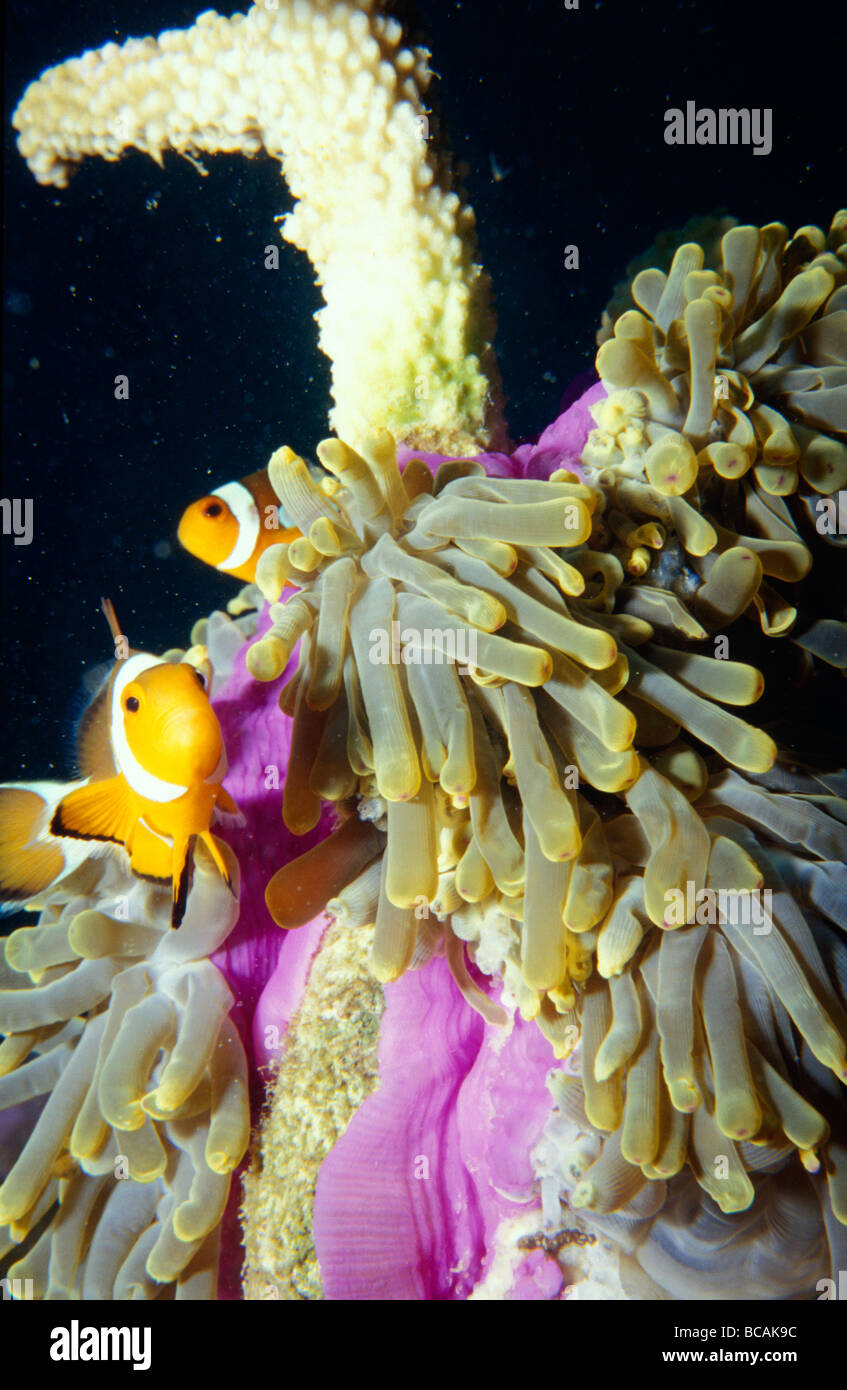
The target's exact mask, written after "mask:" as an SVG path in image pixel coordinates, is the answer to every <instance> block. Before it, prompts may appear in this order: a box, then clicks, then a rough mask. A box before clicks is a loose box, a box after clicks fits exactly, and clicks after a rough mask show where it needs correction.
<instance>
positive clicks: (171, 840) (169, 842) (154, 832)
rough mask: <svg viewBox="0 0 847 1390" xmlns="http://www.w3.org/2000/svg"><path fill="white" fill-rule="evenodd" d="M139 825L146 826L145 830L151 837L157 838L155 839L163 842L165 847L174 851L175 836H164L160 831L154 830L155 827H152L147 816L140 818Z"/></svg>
mask: <svg viewBox="0 0 847 1390" xmlns="http://www.w3.org/2000/svg"><path fill="white" fill-rule="evenodd" d="M138 824H139V825H143V826H144V829H145V830H146V831H147V832H148V833H149V834H150V835H153V836H155V838H156V839H157V840H161V842H162V844H163V845H167V846H168V848H169V849H173V844H174V837H173V835H162V834H161V832H160V831H158V830H154V829H153V827H152V825H151V824H150V822H149V821H148V820H147V818H146V816H141V818H140V820H139V822H138Z"/></svg>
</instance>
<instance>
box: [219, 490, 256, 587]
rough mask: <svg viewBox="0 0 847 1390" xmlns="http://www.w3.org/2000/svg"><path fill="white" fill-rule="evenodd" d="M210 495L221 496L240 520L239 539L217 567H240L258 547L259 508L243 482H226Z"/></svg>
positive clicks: (227, 568) (226, 568)
mask: <svg viewBox="0 0 847 1390" xmlns="http://www.w3.org/2000/svg"><path fill="white" fill-rule="evenodd" d="M209 495H210V496H211V497H220V499H221V501H222V502H226V505H227V506H228V507H229V509H230V511H231V512H232V514H233V516H234V517H235V519H236V521H237V522H238V540H237V541H236V542H235V545H234V546H233V548H232V550H231V551H230V553H229V554H228V555H227V557H226V559H225V560H221V562H220V564H219V565H216V566H215V568H216V569H219V570H232V569H238V568H239V566H240V565H244V564H246V563H247V561H248V560H249V559H250V556H251V555H252V554H253V551H254V550H255V549H256V542H257V541H258V539H259V531H260V528H261V518H260V516H259V508H258V507H257V506H256V502H255V500H254V498H253V496H252V494H251V493H250V491H249V489H248V488H246V487H244V486H243V484H242V483H224V485H223V487H216V488H215V490H214V492H212V493H210V494H209Z"/></svg>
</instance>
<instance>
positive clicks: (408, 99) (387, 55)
mask: <svg viewBox="0 0 847 1390" xmlns="http://www.w3.org/2000/svg"><path fill="white" fill-rule="evenodd" d="M427 57H428V54H427V53H426V52H425V50H423V49H420V48H409V47H405V46H404V45H403V33H402V28H401V26H400V24H399V23H398V22H397V21H396V20H394V19H390V18H387V17H386V16H384V15H383V14H381V13H380V12H379V7H378V3H377V2H376V0H362V3H361V4H355V3H349V2H348V0H342V3H329V0H279V3H278V4H276V3H271V0H265V3H264V4H263V5H254V6H253V7H252V8H251V9H250V10H249V11H248V12H247V14H246V15H241V14H236V15H234V16H233V17H232V19H225V18H223V17H222V16H220V15H218V14H215V13H214V12H213V11H206V12H204V13H203V14H201V15H200V16H199V17H198V19H197V21H196V23H195V24H194V25H193V26H192V28H190V29H186V30H167V31H165V32H164V33H162V34H160V36H159V38H158V39H153V38H145V39H130V40H128V41H127V42H126V43H125V44H123V45H122V46H120V47H119V46H118V45H117V44H114V43H109V44H106V45H105V46H104V47H103V48H100V49H97V50H96V51H92V52H88V53H86V54H84V55H83V56H82V57H81V58H75V59H72V60H71V61H70V62H67V63H63V64H61V65H59V66H58V67H55V68H50V69H49V70H48V71H47V72H45V73H44V74H43V76H42V77H40V78H39V79H38V80H37V81H36V82H34V83H32V84H31V85H30V86H29V87H28V88H27V90H26V92H25V93H24V96H23V99H22V100H21V102H20V104H19V106H18V108H17V110H16V112H15V115H14V118H13V119H14V124H15V126H16V128H17V130H18V131H19V132H20V135H19V141H18V143H19V147H20V150H21V153H22V154H23V156H24V158H25V159H26V160H27V163H28V164H29V167H30V169H31V170H32V172H33V174H34V175H35V177H36V178H37V179H38V181H39V182H40V183H44V184H56V185H58V186H59V187H63V186H64V185H65V184H66V183H67V181H68V173H69V170H70V168H71V166H72V165H73V164H75V163H78V162H79V161H81V160H82V159H83V158H85V157H86V156H87V155H91V154H94V155H101V156H102V157H103V158H105V159H110V160H114V159H117V158H118V157H119V156H120V154H121V153H122V152H123V151H124V150H125V149H127V148H128V147H130V146H133V147H135V148H136V149H139V150H142V151H144V152H146V153H147V154H149V155H151V156H152V157H153V158H154V159H156V160H158V161H160V162H161V159H162V154H163V152H164V151H165V150H168V149H171V150H176V151H178V152H179V153H181V154H184V155H186V156H188V157H196V156H197V155H200V154H204V153H210V154H214V153H218V152H220V151H235V150H240V151H241V152H242V153H244V154H247V155H252V154H255V153H257V151H259V150H260V149H261V148H263V147H264V148H265V149H266V150H268V151H269V153H270V154H272V155H273V156H275V157H276V158H278V159H279V160H281V161H282V163H283V166H284V173H285V177H286V179H287V181H288V184H289V187H290V189H291V192H292V193H293V194H294V197H295V199H297V202H296V205H295V207H294V210H293V211H292V212H291V213H289V214H288V215H287V216H286V217H285V218H284V219H283V236H284V237H285V239H286V240H287V241H290V242H292V243H293V244H294V245H295V246H298V247H300V249H301V250H303V251H305V252H306V254H307V255H308V256H309V258H310V260H311V261H312V264H313V265H314V267H315V270H316V272H317V276H318V282H319V284H320V285H321V287H322V289H323V293H324V297H325V299H326V307H325V308H323V309H321V310H320V311H319V312H318V314H317V316H316V317H317V321H318V325H319V341H320V346H321V348H322V349H323V351H324V352H325V353H326V354H327V356H328V357H329V359H330V361H331V363H332V392H333V397H334V399H335V409H334V410H333V412H332V415H331V421H332V425H333V427H334V428H335V429H336V431H337V432H338V434H339V435H342V436H343V437H344V438H347V439H350V440H352V441H353V442H356V441H357V440H358V439H360V438H361V437H362V435H363V434H364V433H365V432H366V431H367V429H368V428H369V427H373V426H374V425H378V426H387V427H388V428H390V429H391V431H392V432H393V434H394V435H395V437H396V438H398V439H400V440H403V441H407V442H413V443H414V444H415V445H416V446H418V447H422V446H424V445H432V446H438V447H441V448H443V449H445V450H448V451H451V452H473V451H475V448H476V447H477V446H479V445H483V444H494V445H496V444H498V443H499V442H502V440H501V435H502V424H501V420H500V414H499V407H498V405H497V403H496V402H495V399H494V397H495V395H496V369H495V367H494V363H493V356H492V353H491V347H490V338H491V334H492V317H491V313H490V308H489V286H488V280H487V277H486V276H485V275H484V274H483V272H482V270H481V268H480V267H479V266H478V265H476V264H475V263H474V260H473V257H474V252H475V242H474V235H473V225H474V217H473V213H472V211H471V209H470V208H468V207H467V206H464V205H463V204H462V202H461V200H460V198H459V196H458V194H457V193H456V192H455V191H453V190H452V189H451V187H450V183H451V180H450V175H449V172H448V171H447V170H446V168H445V167H444V166H443V164H442V163H441V162H440V161H439V159H438V156H437V154H436V153H435V151H434V149H433V142H432V141H431V140H429V124H428V116H427V113H426V108H425V107H424V104H423V97H424V93H425V91H426V88H427V86H428V83H429V80H430V76H431V74H430V71H429V68H428V66H427Z"/></svg>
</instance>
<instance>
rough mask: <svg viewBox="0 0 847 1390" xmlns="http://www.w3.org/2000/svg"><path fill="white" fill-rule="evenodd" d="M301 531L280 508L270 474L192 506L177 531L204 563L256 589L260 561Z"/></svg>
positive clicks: (253, 475) (226, 485)
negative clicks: (275, 546) (272, 547)
mask: <svg viewBox="0 0 847 1390" xmlns="http://www.w3.org/2000/svg"><path fill="white" fill-rule="evenodd" d="M299 535H300V532H299V531H298V530H297V528H296V526H295V525H294V523H293V522H292V520H291V518H290V517H289V516H288V515H287V513H286V511H285V508H284V507H281V506H280V503H279V498H278V497H277V495H276V493H275V492H274V490H273V488H272V487H271V484H270V481H269V479H268V473H267V469H263V470H262V472H261V473H251V474H250V476H249V478H243V479H242V480H241V482H240V483H224V485H223V487H219V488H216V489H215V491H214V492H210V493H209V495H208V497H201V498H200V500H199V501H198V502H192V504H191V506H190V507H187V508H186V510H185V511H184V512H183V514H182V518H181V520H180V523H179V527H178V529H177V537H178V538H179V542H180V544H181V545H182V546H183V547H184V548H185V549H186V550H187V551H188V552H189V553H190V554H191V555H196V556H197V559H198V560H204V561H205V563H206V564H207V565H214V567H215V569H219V570H222V571H223V572H224V574H231V575H232V576H233V578H234V579H243V580H245V581H246V582H247V583H248V584H252V583H253V581H254V580H255V578H256V564H257V562H258V559H259V556H260V555H261V554H262V552H263V551H265V550H267V549H268V547H269V546H271V545H279V544H280V542H284V541H291V540H295V539H296V537H297V536H299Z"/></svg>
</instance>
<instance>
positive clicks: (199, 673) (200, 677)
mask: <svg viewBox="0 0 847 1390" xmlns="http://www.w3.org/2000/svg"><path fill="white" fill-rule="evenodd" d="M194 674H195V676H196V677H197V679H198V681H199V682H200V684H201V686H202V687H203V689H204V690H205V689H206V677H205V676H204V675H203V672H202V671H198V670H197V667H196V666H195V667H194Z"/></svg>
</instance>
